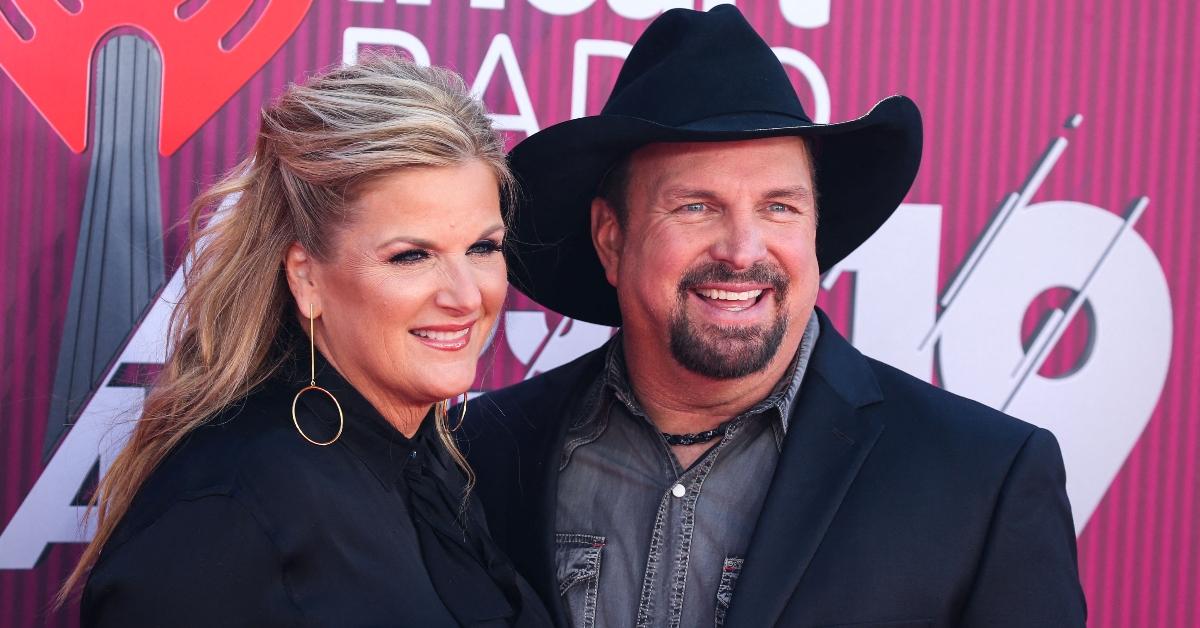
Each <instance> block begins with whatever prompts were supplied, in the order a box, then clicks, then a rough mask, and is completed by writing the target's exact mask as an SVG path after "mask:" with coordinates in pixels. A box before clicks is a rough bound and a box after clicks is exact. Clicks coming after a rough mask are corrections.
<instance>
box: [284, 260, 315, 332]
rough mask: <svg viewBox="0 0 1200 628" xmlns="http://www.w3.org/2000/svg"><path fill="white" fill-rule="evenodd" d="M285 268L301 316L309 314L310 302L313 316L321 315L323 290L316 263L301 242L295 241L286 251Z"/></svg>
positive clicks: (289, 286)
mask: <svg viewBox="0 0 1200 628" xmlns="http://www.w3.org/2000/svg"><path fill="white" fill-rule="evenodd" d="M283 269H284V272H285V273H286V274H287V282H288V288H290V289H291V291H292V298H293V299H295V300H296V309H298V310H299V311H300V314H301V316H305V317H307V316H308V315H309V309H308V308H309V304H311V305H312V316H313V317H317V316H320V315H321V294H320V292H321V291H320V289H319V287H318V285H317V281H316V279H317V278H316V265H315V263H314V261H313V258H312V256H311V255H309V253H308V251H307V250H305V248H304V247H303V246H301V245H300V243H299V242H293V243H292V245H291V246H289V247H288V249H287V252H286V253H284V255H283Z"/></svg>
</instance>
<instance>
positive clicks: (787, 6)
mask: <svg viewBox="0 0 1200 628" xmlns="http://www.w3.org/2000/svg"><path fill="white" fill-rule="evenodd" d="M831 4H832V0H779V12H780V13H783V19H785V20H787V22H788V24H791V25H792V26H797V27H799V28H821V27H822V26H825V25H826V24H829V9H830V5H831Z"/></svg>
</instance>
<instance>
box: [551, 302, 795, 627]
mask: <svg viewBox="0 0 1200 628" xmlns="http://www.w3.org/2000/svg"><path fill="white" fill-rule="evenodd" d="M818 333H819V325H818V323H817V318H816V316H815V314H814V315H813V317H811V318H810V319H809V321H808V323H807V327H806V328H805V332H804V336H803V338H802V340H801V342H800V346H799V347H798V348H797V350H796V352H795V355H794V357H793V359H792V363H791V365H790V366H789V368H788V370H787V372H786V373H785V374H784V376H783V377H782V378H781V379H780V381H779V382H778V383H777V384H776V386H775V387H774V389H773V390H772V392H771V393H770V394H769V395H767V397H766V398H764V399H762V400H760V401H758V402H757V403H755V404H754V405H753V406H752V407H751V408H750V409H749V410H747V411H746V412H744V413H742V414H740V415H738V416H737V417H731V423H730V425H729V429H728V430H727V431H726V433H725V435H724V436H722V437H721V438H720V440H718V441H717V442H716V443H715V444H714V445H713V446H712V447H711V448H710V449H709V450H708V452H706V453H705V454H704V455H703V456H702V457H701V458H700V459H699V460H697V461H696V462H695V463H694V464H693V465H692V466H691V467H690V468H688V469H683V468H681V467H680V466H679V463H678V461H677V460H676V459H675V456H674V455H673V454H672V453H671V449H670V446H669V445H667V443H666V441H665V440H664V439H663V437H662V435H661V434H660V433H659V431H658V429H657V428H656V427H655V426H654V423H653V421H652V420H651V419H650V417H648V416H647V415H646V413H645V412H644V410H643V409H642V407H641V405H640V404H639V403H638V401H637V395H636V392H635V391H633V390H632V388H631V387H630V384H629V381H628V377H627V375H626V369H625V361H624V353H623V351H622V348H621V347H622V344H621V342H622V339H621V338H620V337H619V336H618V337H616V338H614V339H613V341H612V342H611V343H610V345H609V350H608V356H607V368H606V369H605V371H604V372H603V373H602V375H601V376H600V377H599V378H598V379H597V381H596V382H595V383H594V384H593V385H592V386H591V387H590V389H589V391H588V396H587V400H586V402H585V403H584V405H583V410H582V411H581V412H580V413H579V416H577V417H564V420H569V421H572V424H571V427H570V428H569V430H568V434H567V439H566V441H565V445H564V446H563V450H562V452H561V454H562V455H561V459H560V464H559V468H560V473H559V483H558V506H557V512H556V516H555V524H556V530H557V535H556V541H557V552H556V560H557V562H558V564H557V568H558V570H557V577H558V580H559V585H560V586H559V590H560V593H561V595H562V596H563V603H564V606H565V607H566V609H567V612H568V615H569V617H570V619H571V622H572V625H573V626H574V627H575V628H591V627H593V626H605V627H614V628H624V627H630V628H632V627H637V628H644V627H651V626H653V627H658V626H664V627H669V628H679V627H692V626H720V625H722V622H723V620H724V617H725V612H726V611H727V610H728V608H729V607H730V605H731V604H732V600H733V594H734V586H735V584H736V582H737V577H738V575H739V574H740V573H741V569H742V558H741V557H742V556H745V553H746V549H747V547H748V546H749V544H750V537H751V534H752V533H753V531H754V527H755V523H756V522H757V519H758V514H759V512H760V511H761V509H762V504H763V500H764V499H765V498H766V494H767V489H768V487H769V486H770V483H771V478H772V476H773V474H774V471H775V463H776V461H777V460H778V458H779V451H780V448H781V447H782V443H783V436H784V434H785V433H786V431H787V421H788V417H789V415H790V412H791V407H792V404H793V402H794V401H795V399H796V396H797V394H798V393H799V390H800V384H801V382H802V380H803V378H804V371H805V367H806V366H807V363H808V358H809V356H810V355H811V352H812V348H813V345H814V344H815V343H816V340H817V335H818Z"/></svg>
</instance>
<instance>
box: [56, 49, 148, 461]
mask: <svg viewBox="0 0 1200 628" xmlns="http://www.w3.org/2000/svg"><path fill="white" fill-rule="evenodd" d="M96 67H97V70H96V91H95V94H96V99H95V106H94V110H93V120H94V125H93V126H94V133H93V144H92V161H91V169H90V172H89V174H88V184H87V193H86V196H85V197H84V202H83V214H82V217H81V221H80V225H79V240H78V243H77V245H76V249H75V266H74V271H73V273H72V277H71V294H70V299H69V302H68V306H67V313H66V321H65V324H64V326H63V333H62V344H61V345H60V347H59V351H58V362H57V365H56V370H55V375H54V393H53V398H52V399H51V402H50V414H49V416H48V418H47V426H46V439H45V451H44V453H45V455H47V456H48V455H49V454H50V453H51V452H52V451H53V449H54V447H55V445H56V444H57V443H58V441H59V439H60V438H61V437H62V435H63V434H64V433H65V432H66V430H67V428H68V426H69V425H70V423H71V421H72V420H73V419H74V417H76V416H78V413H79V411H80V410H81V408H82V407H83V404H84V403H85V402H86V401H87V399H88V398H89V397H90V396H91V394H92V391H94V390H96V388H97V387H98V386H100V385H101V383H102V382H101V380H102V379H103V377H104V375H105V373H106V372H107V371H108V369H109V367H110V366H111V363H112V361H113V360H114V359H116V357H117V356H118V355H119V353H120V351H121V348H122V347H123V346H124V345H125V342H126V340H127V338H128V336H129V335H130V334H131V333H132V332H133V331H134V329H135V328H136V324H137V322H138V321H139V320H141V318H142V316H143V315H144V313H145V311H146V309H147V308H148V307H150V305H151V304H152V303H153V301H154V297H155V295H156V294H157V293H158V291H159V290H160V289H161V288H162V286H163V283H164V281H165V272H164V264H163V248H162V205H161V201H160V199H159V177H158V174H159V173H158V142H159V137H158V133H159V118H160V115H161V104H160V103H161V91H162V90H161V80H162V61H161V58H160V56H159V53H158V51H157V50H156V49H155V48H154V47H153V46H151V45H150V44H149V43H148V42H146V41H145V40H143V39H141V38H139V37H137V36H134V35H121V36H118V37H114V38H113V39H111V40H109V41H108V42H107V43H106V44H105V45H104V46H103V48H102V49H101V51H100V53H99V56H98V57H97V63H96Z"/></svg>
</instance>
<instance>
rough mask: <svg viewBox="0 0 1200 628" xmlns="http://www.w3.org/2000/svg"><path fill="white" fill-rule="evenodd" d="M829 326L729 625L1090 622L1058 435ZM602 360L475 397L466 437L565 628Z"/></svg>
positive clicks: (491, 495) (498, 533)
mask: <svg viewBox="0 0 1200 628" xmlns="http://www.w3.org/2000/svg"><path fill="white" fill-rule="evenodd" d="M818 315H819V317H820V324H821V334H820V336H819V338H818V340H817V344H816V347H815V348H814V351H813V355H812V358H811V361H810V362H809V365H808V370H807V371H806V373H805V376H804V382H803V384H802V387H801V392H800V394H799V397H798V399H797V402H796V404H795V406H794V409H793V413H792V417H791V420H790V423H789V425H790V427H789V429H788V432H787V436H786V438H785V440H784V444H783V450H782V453H781V455H780V459H779V463H778V466H777V467H776V471H775V477H774V479H773V480H772V483H771V486H770V489H769V493H768V495H767V498H766V501H765V503H764V505H763V510H762V513H761V514H760V515H759V519H758V524H757V527H756V528H755V530H754V532H753V536H752V539H751V543H750V547H749V549H748V551H747V555H746V559H745V564H744V565H745V566H744V567H743V571H742V573H741V576H740V578H739V580H738V582H737V586H736V588H735V590H734V594H733V599H732V604H731V606H730V608H729V612H728V615H727V618H726V623H725V625H726V626H731V627H735V628H762V627H764V626H776V625H778V626H823V627H831V626H843V625H853V626H855V627H856V628H869V627H871V626H887V627H889V628H900V627H908V626H914V627H915V626H938V627H941V626H946V627H948V626H969V627H984V626H988V627H991V626H995V627H1006V628H1008V627H1022V628H1034V627H1046V628H1070V627H1075V626H1080V627H1081V626H1083V625H1084V618H1085V614H1086V611H1085V604H1084V597H1083V592H1082V589H1081V588H1080V584H1079V575H1078V568H1077V566H1076V549H1075V533H1074V528H1073V525H1072V521H1071V510H1070V506H1069V504H1068V502H1067V496H1066V491H1065V474H1064V470H1063V464H1062V456H1061V453H1060V451H1059V448H1058V444H1057V442H1056V441H1055V439H1054V436H1053V435H1051V434H1050V432H1048V431H1046V430H1044V429H1040V428H1037V427H1035V426H1032V425H1029V424H1028V423H1024V422H1022V421H1018V420H1016V419H1014V418H1011V417H1009V416H1006V415H1004V414H1001V413H1000V412H997V411H995V410H992V409H990V408H988V407H986V406H983V405H981V404H978V403H975V402H973V401H970V400H967V399H964V398H961V397H958V396H955V395H953V394H951V393H948V392H946V391H943V390H941V389H938V388H936V387H934V386H931V385H929V384H927V383H925V382H922V381H920V380H918V379H916V378H914V377H911V376H909V375H907V374H905V373H903V372H901V371H899V370H897V369H894V368H892V367H890V366H888V365H886V364H883V363H881V362H878V361H876V360H872V359H870V358H867V357H865V356H863V355H862V354H860V353H859V352H858V351H857V350H855V349H854V348H853V347H852V346H851V345H850V344H849V343H848V342H846V340H845V339H844V338H842V337H841V336H840V335H838V333H837V331H836V330H835V329H834V327H833V326H832V324H831V323H830V322H829V319H828V318H827V317H826V316H825V315H824V313H821V312H819V311H818ZM603 356H604V353H603V349H601V350H598V351H595V352H592V353H590V354H588V355H585V356H583V357H581V358H579V359H578V360H576V361H574V362H572V363H570V364H567V365H564V366H562V367H560V368H557V369H554V370H552V371H550V372H548V373H544V374H542V375H540V376H538V377H535V378H532V379H530V380H528V381H526V382H523V383H520V384H517V385H515V386H512V387H509V388H506V389H504V390H500V391H497V392H494V393H491V394H488V395H485V396H483V397H482V398H480V399H478V400H476V401H473V402H472V403H471V404H470V412H469V415H468V418H467V425H466V427H465V431H464V436H463V438H464V442H465V444H466V447H467V454H468V458H469V459H470V461H471V464H472V465H473V466H474V468H475V470H476V472H477V473H478V475H479V485H478V489H477V494H478V496H479V497H480V498H481V500H482V501H483V504H484V507H485V510H486V512H487V518H488V521H489V524H490V526H491V530H492V534H493V537H494V538H495V539H496V541H497V542H498V543H499V544H500V545H501V546H502V547H503V548H504V549H505V551H506V552H507V553H508V554H509V555H510V556H511V557H512V559H513V561H514V562H515V563H516V565H517V567H518V569H519V570H520V571H522V572H523V573H524V574H525V576H526V577H527V578H528V579H529V581H530V582H531V583H532V584H533V586H534V588H535V589H537V591H538V592H539V594H540V595H541V596H542V598H543V599H544V600H545V601H546V603H547V605H549V606H550V607H551V612H552V615H554V616H555V619H556V621H557V622H558V623H559V624H560V625H564V626H565V625H567V622H566V616H565V613H564V611H563V608H562V605H561V603H560V599H559V594H558V583H557V582H556V581H555V565H554V532H555V531H554V509H555V495H556V492H557V488H556V487H557V470H558V461H559V458H560V454H559V452H560V451H561V450H562V444H563V438H564V435H565V428H566V426H567V424H568V422H569V420H570V417H572V416H575V413H576V412H577V407H578V405H579V404H580V403H581V401H582V396H583V391H584V390H585V389H586V387H587V386H588V385H589V384H590V383H591V382H592V381H594V379H595V377H596V376H597V374H598V373H599V372H600V371H601V369H602V367H603V363H604V360H603ZM600 594H601V595H603V591H601V592H600ZM631 612H632V611H631Z"/></svg>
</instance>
